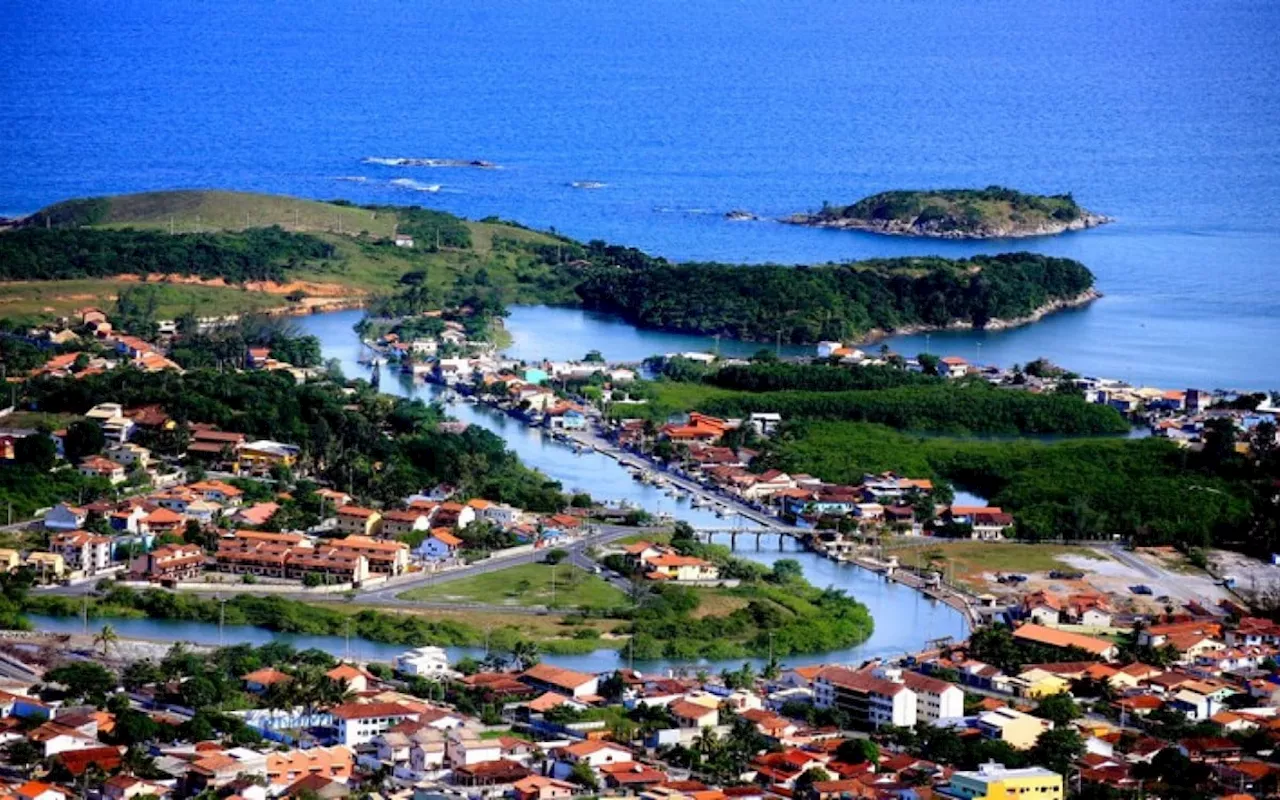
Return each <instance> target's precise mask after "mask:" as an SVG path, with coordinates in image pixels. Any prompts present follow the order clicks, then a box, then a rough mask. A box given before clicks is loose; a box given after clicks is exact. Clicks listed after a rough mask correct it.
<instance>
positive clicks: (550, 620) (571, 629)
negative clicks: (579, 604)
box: [312, 601, 627, 649]
mask: <svg viewBox="0 0 1280 800" xmlns="http://www.w3.org/2000/svg"><path fill="white" fill-rule="evenodd" d="M312 605H318V606H324V607H326V608H331V609H333V610H335V611H342V612H345V613H349V614H357V613H359V612H361V611H364V610H366V609H368V610H371V611H378V612H381V613H386V614H409V615H412V616H415V617H426V618H427V619H432V620H445V619H448V620H453V621H455V622H460V623H462V624H464V625H470V626H471V627H473V628H475V629H476V630H478V631H484V630H491V631H496V630H498V629H499V628H503V627H507V626H513V625H514V626H518V627H519V628H520V633H521V634H522V635H523V636H524V637H527V638H530V639H533V640H535V641H537V642H539V643H545V642H549V641H557V640H558V641H565V640H570V639H574V638H575V637H574V633H576V632H577V631H578V630H581V629H583V628H590V629H591V630H594V631H596V632H597V633H599V634H601V635H602V636H603V635H605V634H610V633H613V632H614V630H615V629H618V628H621V627H624V626H625V625H626V624H627V623H626V621H625V620H619V619H608V618H605V619H587V620H581V619H574V620H572V624H570V621H569V620H567V619H566V618H567V617H568V616H569V615H568V614H557V613H554V612H553V613H548V614H538V615H521V616H513V615H512V614H510V613H504V612H501V611H481V610H476V609H446V608H389V607H387V606H378V605H364V604H361V603H359V602H354V603H344V602H329V601H319V602H315V603H312ZM591 641H592V642H593V644H594V646H595V647H597V648H601V649H603V648H618V647H623V646H625V645H626V642H627V638H626V637H625V636H618V637H610V638H597V639H592V640H591Z"/></svg>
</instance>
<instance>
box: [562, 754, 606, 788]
mask: <svg viewBox="0 0 1280 800" xmlns="http://www.w3.org/2000/svg"><path fill="white" fill-rule="evenodd" d="M569 780H570V781H572V782H573V783H576V784H578V785H579V786H581V787H583V788H584V789H590V790H591V791H593V792H594V791H595V790H596V789H599V788H600V781H599V780H597V779H596V774H595V772H594V771H593V770H592V769H591V765H590V764H588V763H587V762H585V761H579V762H578V763H576V764H574V765H573V769H571V770H569Z"/></svg>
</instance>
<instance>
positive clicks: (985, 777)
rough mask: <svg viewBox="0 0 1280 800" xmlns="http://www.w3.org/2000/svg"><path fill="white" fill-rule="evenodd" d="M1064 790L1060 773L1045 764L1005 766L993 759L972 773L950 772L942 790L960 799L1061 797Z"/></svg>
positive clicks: (1053, 799) (1044, 799)
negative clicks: (946, 783) (1021, 766)
mask: <svg viewBox="0 0 1280 800" xmlns="http://www.w3.org/2000/svg"><path fill="white" fill-rule="evenodd" d="M1063 790H1064V786H1063V781H1062V776H1061V775H1059V774H1058V773H1056V772H1054V771H1052V770H1048V769H1045V768H1044V767H1023V768H1021V769H1006V768H1005V767H1004V766H1003V765H1001V764H996V763H994V762H993V763H988V764H983V765H982V766H980V767H978V769H977V770H976V771H973V772H968V771H963V770H958V771H956V772H954V773H952V775H951V783H950V784H949V785H948V786H947V788H946V789H944V790H943V793H944V794H945V795H946V796H948V797H955V798H960V799H961V800H1012V798H1034V800H1062V797H1063Z"/></svg>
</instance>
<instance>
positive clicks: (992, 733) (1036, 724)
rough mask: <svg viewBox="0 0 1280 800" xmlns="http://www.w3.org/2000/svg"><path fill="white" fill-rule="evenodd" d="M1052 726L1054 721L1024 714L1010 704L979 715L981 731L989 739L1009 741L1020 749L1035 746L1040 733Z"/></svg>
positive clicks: (979, 730) (979, 729) (979, 728)
mask: <svg viewBox="0 0 1280 800" xmlns="http://www.w3.org/2000/svg"><path fill="white" fill-rule="evenodd" d="M1052 727H1053V723H1052V722H1050V721H1049V720H1047V719H1040V718H1039V717H1033V716H1031V715H1030V714H1023V713H1022V712H1021V711H1018V710H1016V709H1012V708H1009V707H1008V706H1001V707H1000V708H997V709H995V710H993V711H987V712H985V713H983V714H981V715H979V716H978V732H979V733H981V734H982V735H983V736H985V737H986V738H988V739H999V740H1000V741H1002V742H1008V743H1009V744H1010V745H1012V746H1013V747H1014V748H1015V749H1018V750H1027V749H1029V748H1031V747H1032V746H1034V745H1035V743H1036V739H1039V738H1040V734H1041V733H1044V732H1045V731H1047V730H1049V729H1051V728H1052Z"/></svg>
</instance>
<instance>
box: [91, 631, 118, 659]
mask: <svg viewBox="0 0 1280 800" xmlns="http://www.w3.org/2000/svg"><path fill="white" fill-rule="evenodd" d="M119 641H120V634H118V633H116V629H115V628H113V627H111V626H110V625H103V626H102V629H101V630H100V631H98V632H97V633H95V634H94V635H93V644H94V646H95V647H101V648H102V657H103V658H106V657H107V653H108V652H109V651H110V650H111V648H112V647H115V646H116V644H117V643H118V642H119Z"/></svg>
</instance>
